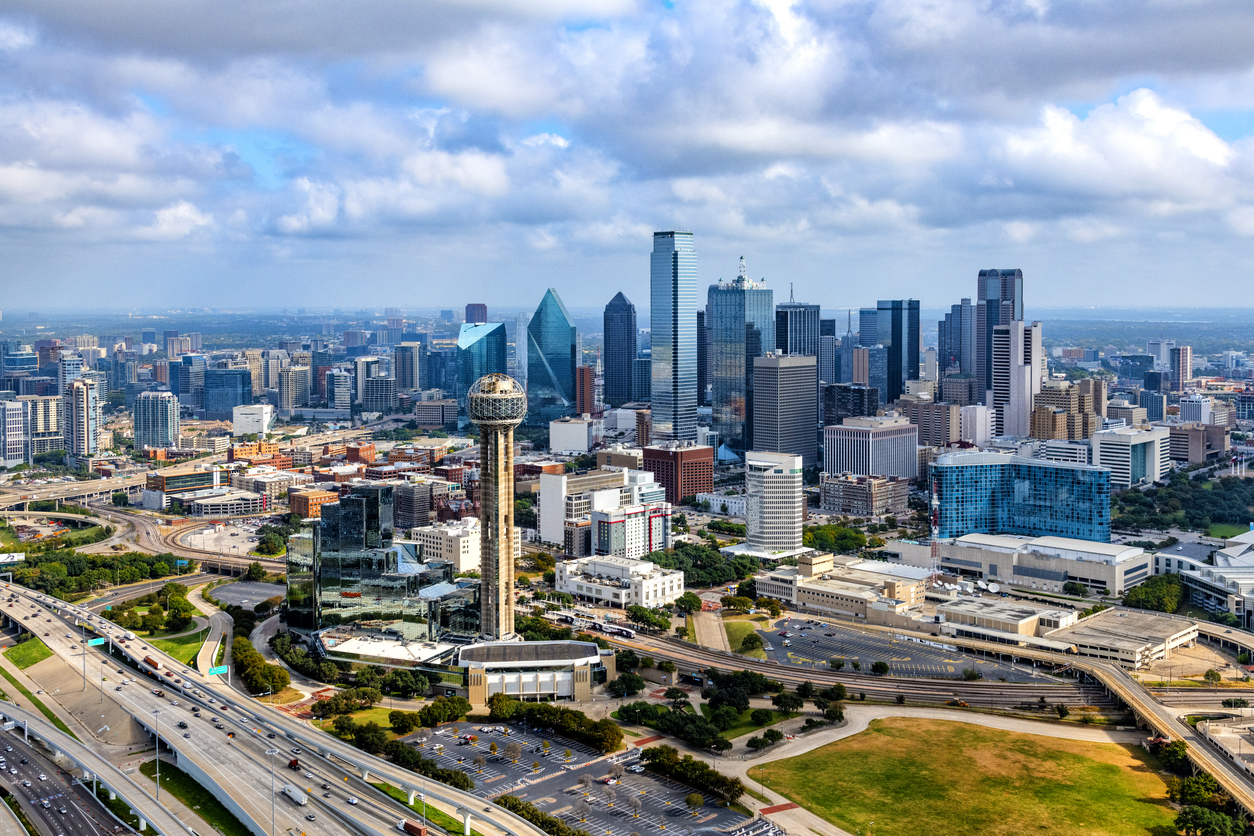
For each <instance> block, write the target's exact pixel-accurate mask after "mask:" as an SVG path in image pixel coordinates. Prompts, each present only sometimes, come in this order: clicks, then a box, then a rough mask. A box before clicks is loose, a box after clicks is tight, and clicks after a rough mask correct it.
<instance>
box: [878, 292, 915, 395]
mask: <svg viewBox="0 0 1254 836" xmlns="http://www.w3.org/2000/svg"><path fill="white" fill-rule="evenodd" d="M876 307H877V309H878V311H879V316H878V318H877V321H876V330H877V335H878V339H879V345H882V346H884V348H885V349H887V351H888V362H887V366H886V368H885V370H884V372H885V380H884V385H885V391H884V402H885V403H893V402H894V401H896V400H897V399H898V398H900V397H901V396H902V395H903V394H905V391H906V381H907V380H918V379H919V359H920V357H919V351H920V345H919V341H920V336H921V334H920V331H919V300H918V299H892V300H882V299H881V300H880V301H879V303H878V304H877V306H876Z"/></svg>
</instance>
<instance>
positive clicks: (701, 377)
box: [697, 310, 710, 406]
mask: <svg viewBox="0 0 1254 836" xmlns="http://www.w3.org/2000/svg"><path fill="white" fill-rule="evenodd" d="M709 403H710V329H709V328H708V327H707V326H706V324H705V311H704V310H699V311H697V406H708V405H709Z"/></svg>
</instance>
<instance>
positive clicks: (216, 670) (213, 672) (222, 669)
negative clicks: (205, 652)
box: [209, 665, 226, 676]
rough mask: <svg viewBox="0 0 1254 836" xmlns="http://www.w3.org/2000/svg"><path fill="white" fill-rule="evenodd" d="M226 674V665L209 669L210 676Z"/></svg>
mask: <svg viewBox="0 0 1254 836" xmlns="http://www.w3.org/2000/svg"><path fill="white" fill-rule="evenodd" d="M224 673H226V665H217V666H216V667H212V668H210V669H209V675H210V676H220V675H222V674H224Z"/></svg>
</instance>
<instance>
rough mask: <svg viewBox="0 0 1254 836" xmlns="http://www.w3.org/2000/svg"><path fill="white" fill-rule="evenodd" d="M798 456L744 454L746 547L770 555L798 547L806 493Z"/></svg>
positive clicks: (758, 452) (767, 453)
mask: <svg viewBox="0 0 1254 836" xmlns="http://www.w3.org/2000/svg"><path fill="white" fill-rule="evenodd" d="M801 470H802V464H801V457H800V456H792V455H788V454H785V453H770V452H765V451H759V450H754V451H752V452H749V453H746V455H745V527H746V536H745V546H747V547H748V549H749V550H751V551H754V552H760V553H766V554H773V553H776V552H788V551H793V550H796V549H800V548H801V535H802V512H803V510H804V506H805V494H804V493H803V491H804V486H803V481H802V473H801Z"/></svg>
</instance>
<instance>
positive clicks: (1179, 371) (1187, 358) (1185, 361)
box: [1168, 345, 1193, 392]
mask: <svg viewBox="0 0 1254 836" xmlns="http://www.w3.org/2000/svg"><path fill="white" fill-rule="evenodd" d="M1168 356H1169V358H1170V360H1169V364H1170V367H1171V368H1170V371H1171V391H1173V392H1183V391H1185V390H1186V389H1188V388H1189V382H1190V381H1192V380H1193V346H1191V345H1180V346H1176V347H1174V348H1171V349H1168Z"/></svg>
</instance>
